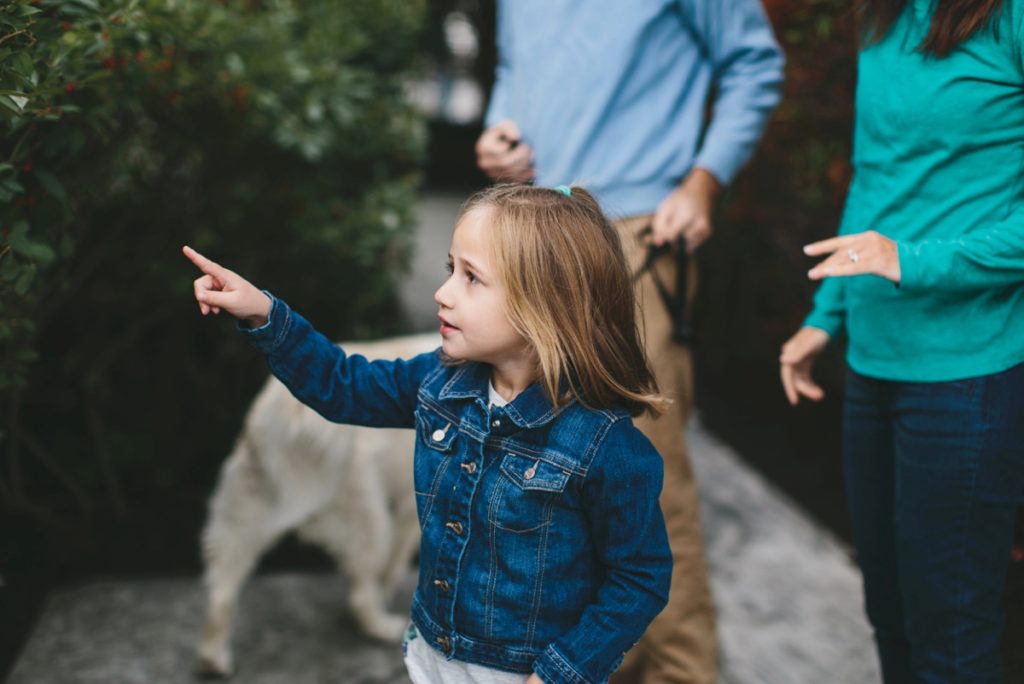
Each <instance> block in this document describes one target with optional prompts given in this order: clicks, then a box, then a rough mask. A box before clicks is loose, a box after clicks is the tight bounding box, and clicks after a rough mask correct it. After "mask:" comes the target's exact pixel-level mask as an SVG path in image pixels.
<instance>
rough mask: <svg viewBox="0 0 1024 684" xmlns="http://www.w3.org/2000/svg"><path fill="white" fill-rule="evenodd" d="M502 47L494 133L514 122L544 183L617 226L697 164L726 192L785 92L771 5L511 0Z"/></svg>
mask: <svg viewBox="0 0 1024 684" xmlns="http://www.w3.org/2000/svg"><path fill="white" fill-rule="evenodd" d="M497 39H498V56H499V61H498V68H497V71H496V81H495V84H494V90H493V92H492V93H491V102H490V105H489V107H488V111H487V117H486V122H487V125H489V126H493V125H494V124H496V123H498V122H499V121H503V120H511V121H514V122H515V123H516V124H517V125H518V126H519V130H520V132H521V133H522V136H523V139H524V140H525V141H526V143H528V144H529V145H530V148H531V149H532V150H533V153H534V166H535V168H536V171H537V178H536V182H537V184H538V185H545V186H549V187H551V186H555V185H560V184H574V183H578V184H581V185H584V186H586V187H587V189H588V190H590V191H591V192H593V193H594V194H595V196H596V197H597V199H598V201H599V202H600V203H601V206H602V208H603V209H604V210H605V211H606V212H607V213H609V214H610V215H612V216H614V217H616V218H621V217H625V216H635V215H639V214H650V213H653V212H654V210H655V209H656V208H657V207H658V204H660V203H661V201H662V200H663V199H665V197H666V196H667V195H668V194H669V193H670V192H671V191H672V190H673V188H675V186H676V185H678V183H679V182H680V180H682V179H683V177H684V176H685V175H686V174H687V172H689V170H690V169H691V168H692V167H693V166H700V167H701V168H703V169H705V170H706V171H709V172H711V174H712V175H714V176H715V177H716V178H717V179H718V181H719V182H721V183H723V184H728V183H729V182H730V181H731V180H732V179H733V176H735V175H736V173H737V171H738V170H739V169H740V167H741V166H742V165H743V164H744V163H746V161H747V160H748V159H749V158H750V156H751V154H752V153H753V151H754V147H755V146H756V145H757V142H758V140H759V139H760V137H761V133H762V132H763V130H764V127H765V124H766V123H767V121H768V118H769V116H770V115H771V113H772V110H773V109H774V108H775V105H776V104H777V103H778V101H779V96H780V89H781V86H782V68H783V63H784V59H783V55H782V51H781V50H780V49H779V46H778V44H777V43H776V41H775V37H774V34H773V33H772V27H771V24H769V22H768V19H767V17H766V16H765V13H764V9H763V7H762V6H761V0H628V1H623V0H586V1H585V2H583V1H581V0H501V1H500V2H499V3H498V36H497ZM712 86H714V87H715V100H714V103H713V115H712V117H711V121H710V122H709V123H707V125H706V126H705V120H704V119H705V113H706V108H707V104H708V97H709V94H710V93H711V90H712Z"/></svg>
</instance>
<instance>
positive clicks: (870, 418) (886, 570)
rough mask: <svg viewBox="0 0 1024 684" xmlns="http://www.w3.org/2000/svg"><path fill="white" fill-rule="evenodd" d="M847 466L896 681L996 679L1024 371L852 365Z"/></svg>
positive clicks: (879, 636) (886, 660)
mask: <svg viewBox="0 0 1024 684" xmlns="http://www.w3.org/2000/svg"><path fill="white" fill-rule="evenodd" d="M843 431H844V436H843V446H844V458H845V475H846V488H847V496H848V500H849V506H850V517H851V523H852V528H853V538H854V546H855V547H856V550H857V560H858V563H859V564H860V567H861V571H862V572H863V574H864V592H865V608H866V611H867V615H868V619H869V620H870V622H871V625H872V627H873V628H874V632H875V640H876V642H877V645H878V652H879V657H880V659H881V664H882V673H883V677H884V680H885V682H886V683H887V684H903V683H905V682H927V683H928V684H939V683H940V682H941V683H942V684H954V683H960V682H971V683H972V684H974V683H977V684H981V683H985V684H988V683H991V684H998V683H999V682H1001V681H1002V678H1001V671H1002V668H1001V662H1000V637H1001V632H1002V627H1003V611H1002V605H1001V597H1002V592H1003V586H1004V584H1005V580H1006V572H1007V567H1008V564H1009V551H1010V548H1011V545H1012V536H1013V525H1014V514H1015V509H1016V506H1017V505H1018V504H1020V503H1022V501H1024V364H1021V365H1018V366H1016V367H1014V368H1011V369H1009V370H1007V371H1003V372H1001V373H996V374H993V375H987V376H981V377H976V378H969V379H966V380H958V381H954V382H936V383H911V382H893V381H887V380H877V379H874V378H868V377H865V376H863V375H859V374H857V373H855V372H853V371H852V370H851V371H850V373H849V376H848V379H847V385H846V404H845V415H844V430H843Z"/></svg>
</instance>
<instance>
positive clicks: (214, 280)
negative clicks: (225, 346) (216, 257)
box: [181, 246, 270, 328]
mask: <svg viewBox="0 0 1024 684" xmlns="http://www.w3.org/2000/svg"><path fill="white" fill-rule="evenodd" d="M181 251H182V253H184V255H185V256H186V257H187V258H188V260H189V261H191V262H192V263H193V264H195V265H196V267H197V268H198V269H199V270H200V271H202V272H203V275H202V276H200V277H199V278H196V280H195V282H194V283H193V287H194V289H195V294H196V301H197V302H199V310H200V311H201V312H202V314H203V315H204V316H205V315H207V314H208V313H211V312H212V313H215V314H219V313H220V312H221V309H223V310H224V311H227V312H228V313H229V314H231V315H232V316H234V317H235V318H237V319H239V320H241V321H244V322H245V323H246V324H247V325H248V326H249V327H250V328H258V327H260V326H262V325H265V324H266V322H267V317H268V316H269V315H270V297H268V296H267V295H266V293H264V292H261V291H260V290H259V289H258V288H257V287H256V286H255V285H253V284H252V283H250V282H249V281H248V280H246V279H245V278H243V277H242V276H240V275H238V274H237V273H235V272H233V271H229V270H228V269H226V268H224V267H223V266H221V265H220V264H218V263H216V262H213V261H210V260H209V259H207V258H206V257H204V256H203V255H202V254H200V253H199V252H197V251H196V250H194V249H192V248H191V247H187V246H186V247H182V248H181Z"/></svg>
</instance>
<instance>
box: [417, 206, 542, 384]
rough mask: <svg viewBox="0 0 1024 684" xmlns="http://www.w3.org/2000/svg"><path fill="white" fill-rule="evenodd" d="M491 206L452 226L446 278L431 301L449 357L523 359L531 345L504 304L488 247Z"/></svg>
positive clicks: (503, 362)
mask: <svg viewBox="0 0 1024 684" xmlns="http://www.w3.org/2000/svg"><path fill="white" fill-rule="evenodd" d="M490 213H491V212H490V209H488V208H487V207H478V208H476V209H473V210H472V211H470V212H468V213H466V214H465V215H464V216H463V217H462V219H461V220H460V221H459V223H458V225H456V226H455V233H454V235H452V246H451V250H450V251H449V252H448V272H449V273H450V275H449V277H448V279H447V280H446V281H444V283H443V284H442V285H441V287H440V288H438V290H437V292H435V293H434V301H435V302H437V304H438V306H439V307H440V308H439V310H438V312H437V317H438V318H439V319H440V321H441V337H442V339H443V342H442V348H443V349H444V352H445V353H446V354H447V355H448V356H450V357H452V358H453V359H456V360H460V361H481V362H484V363H489V364H491V365H492V366H495V367H498V368H502V367H508V366H510V365H522V364H524V363H528V362H529V360H530V358H531V355H530V346H529V344H528V343H527V341H526V340H525V339H524V338H523V337H522V336H521V335H520V334H519V333H518V332H516V331H515V329H514V328H513V327H512V324H511V323H510V322H509V320H508V315H507V313H506V308H505V306H506V305H505V300H506V294H505V288H504V287H503V286H502V285H501V283H500V282H499V281H498V277H497V275H498V274H497V272H496V271H495V270H494V267H493V265H492V264H491V258H490V251H489V249H488V247H489V244H488V239H489V238H488V233H487V231H488V222H489V218H490Z"/></svg>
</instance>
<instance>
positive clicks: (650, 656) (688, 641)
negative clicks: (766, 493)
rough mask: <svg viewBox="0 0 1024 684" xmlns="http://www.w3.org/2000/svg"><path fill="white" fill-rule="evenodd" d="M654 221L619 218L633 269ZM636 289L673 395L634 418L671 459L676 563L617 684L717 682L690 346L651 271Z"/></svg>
mask: <svg viewBox="0 0 1024 684" xmlns="http://www.w3.org/2000/svg"><path fill="white" fill-rule="evenodd" d="M650 221H651V217H650V216H638V217H633V218H629V219H624V220H622V221H619V222H617V223H616V224H615V225H616V228H617V229H618V230H619V235H620V236H621V238H622V246H623V249H624V250H625V253H626V260H627V262H628V263H629V264H630V268H631V270H632V272H634V273H635V272H636V271H637V269H639V268H640V266H641V265H642V264H643V261H644V258H645V257H646V255H647V248H646V240H645V239H644V238H642V237H640V236H639V235H638V233H639V232H640V231H641V230H642V229H643V228H644V227H645V226H648V225H650ZM653 268H656V269H657V271H658V275H659V276H661V280H662V282H663V283H664V284H665V285H666V287H668V288H674V287H675V282H676V265H675V256H673V255H665V256H663V257H661V258H660V259H658V260H657V261H656V262H655V263H654V265H653ZM688 273H689V274H690V276H691V284H690V285H691V286H690V287H689V288H688V293H690V294H691V295H692V293H693V291H694V287H693V286H694V285H695V284H696V283H695V278H694V276H695V270H694V269H693V268H690V269H689V270H688ZM636 294H637V308H638V311H637V314H638V316H640V317H641V318H639V319H638V320H639V321H642V323H641V332H642V334H643V339H644V346H645V348H646V352H647V358H648V360H649V363H650V365H651V369H652V370H653V372H654V376H655V378H656V379H657V381H658V386H659V387H660V388H661V391H662V392H663V393H664V394H666V395H668V396H669V397H671V398H672V399H673V403H672V405H671V406H670V408H669V409H668V411H667V412H666V413H665V414H664V415H662V416H661V417H660V418H658V419H651V418H650V417H648V416H643V417H641V418H637V419H635V421H634V422H635V423H636V426H637V427H638V428H639V429H640V430H641V431H642V432H643V433H644V434H645V435H646V436H647V438H648V439H649V440H651V443H653V444H654V447H655V448H656V449H657V450H658V452H659V453H660V454H661V456H662V459H664V461H665V485H664V488H663V489H662V493H661V509H662V512H663V513H664V515H665V525H666V528H667V530H668V538H669V544H670V546H671V547H672V558H673V562H674V566H673V569H672V588H671V590H670V592H669V599H668V605H667V606H666V607H665V609H664V610H663V611H662V612H661V614H659V615H658V617H657V618H655V619H654V622H652V623H651V625H650V627H648V629H647V632H645V633H644V636H643V638H642V639H641V640H640V642H639V643H638V644H637V645H636V646H635V647H633V649H631V650H630V651H629V653H627V654H626V658H625V660H623V662H622V665H621V666H620V667H619V669H618V670H617V671H616V672H615V674H614V675H613V676H612V678H611V684H713V683H714V682H715V679H716V661H717V642H716V637H715V613H714V605H713V603H712V598H711V589H710V586H709V584H708V575H707V566H706V564H705V559H704V542H703V540H702V537H701V528H700V512H699V509H698V500H697V488H696V482H695V481H694V478H693V470H692V469H691V467H690V459H689V457H688V456H687V452H686V442H685V432H684V430H685V426H686V422H687V419H688V418H689V415H690V410H691V407H692V406H693V370H692V363H691V359H690V350H689V349H688V348H686V347H684V346H681V345H679V344H676V343H674V342H672V339H671V325H672V320H671V317H670V314H669V312H668V311H667V310H666V308H665V305H664V304H663V303H662V300H661V298H660V296H659V295H658V291H657V289H656V288H655V285H654V283H653V281H652V279H651V276H650V275H646V274H645V275H644V276H641V277H640V279H639V280H638V281H637V283H636Z"/></svg>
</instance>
